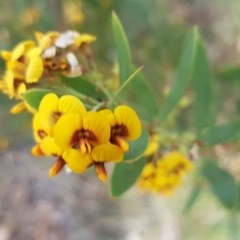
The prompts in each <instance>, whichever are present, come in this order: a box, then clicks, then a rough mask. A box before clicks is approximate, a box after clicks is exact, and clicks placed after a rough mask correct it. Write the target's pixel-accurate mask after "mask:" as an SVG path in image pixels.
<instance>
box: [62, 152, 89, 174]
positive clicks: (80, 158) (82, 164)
mask: <svg viewBox="0 0 240 240" xmlns="http://www.w3.org/2000/svg"><path fill="white" fill-rule="evenodd" d="M62 157H63V159H64V160H65V161H66V163H67V165H68V167H69V168H70V169H71V170H72V171H73V172H75V173H83V172H85V171H86V170H87V169H88V167H89V166H90V165H91V164H92V163H93V161H92V158H91V156H90V155H89V154H81V153H80V152H79V151H77V150H75V149H68V150H66V151H64V152H63V156H62Z"/></svg>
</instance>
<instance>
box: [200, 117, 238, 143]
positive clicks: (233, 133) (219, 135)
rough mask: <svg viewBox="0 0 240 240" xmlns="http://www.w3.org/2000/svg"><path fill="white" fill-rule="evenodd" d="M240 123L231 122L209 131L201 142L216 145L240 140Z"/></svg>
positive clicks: (204, 134)
mask: <svg viewBox="0 0 240 240" xmlns="http://www.w3.org/2000/svg"><path fill="white" fill-rule="evenodd" d="M239 126H240V122H239V121H236V122H231V123H227V124H224V125H218V126H214V127H212V128H209V129H207V130H206V131H205V132H204V133H203V135H202V138H201V140H202V141H203V142H204V143H205V144H207V145H210V146H211V145H215V144H220V143H224V142H229V141H234V140H238V139H240V128H239Z"/></svg>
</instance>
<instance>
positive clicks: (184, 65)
mask: <svg viewBox="0 0 240 240" xmlns="http://www.w3.org/2000/svg"><path fill="white" fill-rule="evenodd" d="M197 37H198V31H197V29H196V28H194V29H193V30H192V31H191V32H190V34H189V35H188V36H187V38H186V42H185V47H184V51H183V53H182V56H181V58H180V62H179V65H178V68H177V73H176V77H175V80H174V81H173V84H172V87H171V91H170V93H169V95H168V96H167V99H166V101H165V103H164V104H163V107H162V109H161V111H160V114H159V118H160V120H164V119H165V118H166V116H167V115H168V114H169V113H170V112H171V111H172V110H173V109H174V107H175V106H176V105H177V104H178V102H179V100H180V99H181V97H182V96H183V95H184V93H185V91H186V89H187V87H188V85H189V83H190V81H191V80H192V74H193V67H194V63H195V58H196V47H197Z"/></svg>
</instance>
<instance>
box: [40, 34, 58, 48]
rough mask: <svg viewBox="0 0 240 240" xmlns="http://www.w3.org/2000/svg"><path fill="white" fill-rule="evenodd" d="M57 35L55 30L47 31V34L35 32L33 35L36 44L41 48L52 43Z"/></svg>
mask: <svg viewBox="0 0 240 240" xmlns="http://www.w3.org/2000/svg"><path fill="white" fill-rule="evenodd" d="M58 35H59V34H58V33H57V32H48V33H47V34H43V33H40V32H35V37H36V39H37V41H38V45H39V47H40V48H41V49H43V50H44V49H46V48H48V47H50V46H51V45H52V44H54V41H55V39H56V38H57V36H58Z"/></svg>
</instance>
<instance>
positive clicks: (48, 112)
mask: <svg viewBox="0 0 240 240" xmlns="http://www.w3.org/2000/svg"><path fill="white" fill-rule="evenodd" d="M58 102H59V99H58V96H57V95H56V94H55V93H48V94H46V95H45V96H44V97H43V99H42V101H41V103H40V105H39V113H40V115H41V117H40V118H41V122H42V124H43V125H45V126H49V125H51V126H52V125H54V124H55V123H56V121H57V120H58V118H59V111H58Z"/></svg>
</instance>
